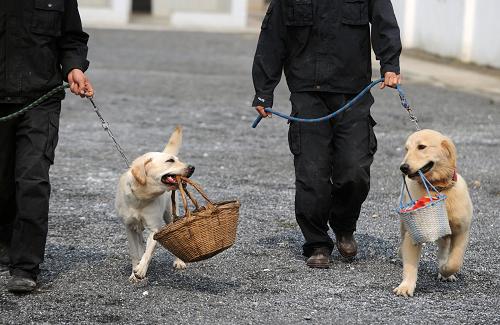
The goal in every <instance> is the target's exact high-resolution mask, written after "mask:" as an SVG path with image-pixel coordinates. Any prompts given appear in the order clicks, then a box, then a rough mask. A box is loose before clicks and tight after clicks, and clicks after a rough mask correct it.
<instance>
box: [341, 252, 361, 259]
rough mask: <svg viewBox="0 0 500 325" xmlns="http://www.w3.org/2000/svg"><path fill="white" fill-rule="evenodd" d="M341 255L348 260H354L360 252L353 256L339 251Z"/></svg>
mask: <svg viewBox="0 0 500 325" xmlns="http://www.w3.org/2000/svg"><path fill="white" fill-rule="evenodd" d="M339 253H340V256H342V257H343V258H348V259H351V258H354V257H356V255H358V252H356V253H352V254H346V253H343V252H341V251H339Z"/></svg>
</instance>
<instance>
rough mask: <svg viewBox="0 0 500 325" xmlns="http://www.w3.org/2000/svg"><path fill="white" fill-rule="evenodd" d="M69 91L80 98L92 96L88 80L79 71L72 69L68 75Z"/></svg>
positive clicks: (91, 88)
mask: <svg viewBox="0 0 500 325" xmlns="http://www.w3.org/2000/svg"><path fill="white" fill-rule="evenodd" d="M68 83H69V89H70V90H71V92H72V93H73V94H75V95H78V96H80V97H82V98H83V97H92V96H94V87H92V84H91V83H90V80H89V79H88V78H87V76H86V75H85V74H84V73H83V71H82V70H80V69H73V70H71V71H70V72H69V74H68Z"/></svg>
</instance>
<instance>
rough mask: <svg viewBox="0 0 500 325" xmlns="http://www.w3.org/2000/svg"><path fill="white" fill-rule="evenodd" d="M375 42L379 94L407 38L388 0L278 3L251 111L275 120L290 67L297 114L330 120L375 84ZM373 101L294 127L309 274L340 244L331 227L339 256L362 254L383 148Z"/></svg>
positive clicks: (265, 36) (270, 16)
mask: <svg viewBox="0 0 500 325" xmlns="http://www.w3.org/2000/svg"><path fill="white" fill-rule="evenodd" d="M370 24H371V29H370ZM372 45H373V50H374V52H375V54H376V56H377V59H378V60H379V61H380V64H381V75H382V76H384V77H385V81H384V83H383V84H381V88H384V87H386V86H389V87H395V86H396V85H397V84H398V83H399V82H400V69H399V56H400V53H401V40H400V32H399V27H398V24H397V21H396V17H395V15H394V10H393V8H392V4H391V1H390V0H272V1H271V3H270V5H269V8H268V10H267V13H266V16H265V18H264V21H263V23H262V30H261V33H260V37H259V41H258V45H257V51H256V53H255V58H254V63H253V71H252V75H253V80H254V86H255V92H256V94H255V99H254V101H253V106H254V107H256V109H257V111H258V112H259V114H260V115H261V116H262V117H268V116H270V114H268V113H267V112H265V111H264V108H267V107H272V105H273V92H274V88H275V87H276V86H277V84H278V83H279V82H280V79H281V74H282V71H283V70H284V72H285V76H286V81H287V84H288V88H289V89H290V92H291V97H290V101H291V103H292V116H296V117H302V118H316V117H321V116H324V115H328V114H330V113H332V112H333V111H335V110H337V109H339V108H340V107H341V106H343V105H344V104H345V103H346V102H347V101H349V100H350V99H352V98H353V97H354V95H355V94H357V93H359V92H360V91H361V90H362V89H363V88H364V87H365V86H367V85H368V84H369V83H370V81H371V75H372V66H371V48H372ZM373 102H374V100H373V97H372V96H371V94H367V95H366V96H364V97H363V99H362V100H361V101H360V102H358V103H357V104H356V105H355V106H354V107H352V108H351V109H349V110H347V111H346V112H344V113H342V114H340V115H339V116H338V117H337V118H335V119H334V120H330V121H327V122H321V123H302V124H300V123H295V122H292V123H290V127H289V134H288V141H289V145H290V150H291V152H292V153H293V155H294V165H295V176H296V183H295V184H296V196H295V214H296V218H297V222H298V224H299V226H300V228H301V230H302V233H303V235H304V238H305V244H304V245H303V254H304V255H305V256H306V257H308V259H307V265H308V266H310V267H316V268H328V267H329V264H330V254H331V252H332V249H333V247H334V244H333V241H332V239H331V238H330V236H329V235H328V233H327V232H328V224H330V227H331V228H332V230H333V232H334V233H335V237H336V244H337V248H338V250H339V252H340V254H341V255H342V256H344V257H354V256H355V255H356V254H357V243H356V241H355V238H354V235H353V233H354V231H355V230H356V223H357V220H358V217H359V214H360V210H361V205H362V203H363V202H364V200H365V199H366V197H367V195H368V191H369V188H370V165H371V164H372V162H373V156H374V154H375V152H376V150H377V139H376V137H375V134H374V131H373V127H374V126H375V124H376V123H375V121H374V120H373V118H372V117H371V115H370V107H371V106H372V104H373Z"/></svg>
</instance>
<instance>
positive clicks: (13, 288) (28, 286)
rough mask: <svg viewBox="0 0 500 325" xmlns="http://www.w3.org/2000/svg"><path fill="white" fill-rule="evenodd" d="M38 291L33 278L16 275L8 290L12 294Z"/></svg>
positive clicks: (8, 285)
mask: <svg viewBox="0 0 500 325" xmlns="http://www.w3.org/2000/svg"><path fill="white" fill-rule="evenodd" d="M35 289H36V281H35V280H33V278H30V277H25V276H19V275H14V276H12V278H11V279H10V280H9V282H8V283H7V290H9V291H10V292H12V293H30V292H32V291H33V290H35Z"/></svg>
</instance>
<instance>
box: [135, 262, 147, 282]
mask: <svg viewBox="0 0 500 325" xmlns="http://www.w3.org/2000/svg"><path fill="white" fill-rule="evenodd" d="M147 271H148V268H147V267H143V266H141V264H139V265H137V266H136V267H134V271H133V274H134V276H135V277H136V278H137V279H139V280H142V279H144V278H145V277H146V272H147Z"/></svg>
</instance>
